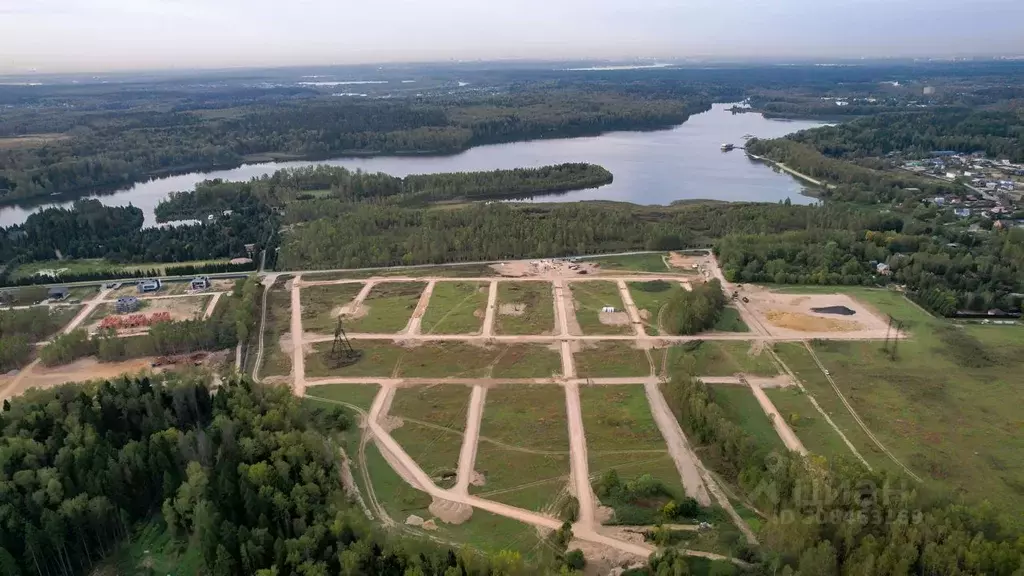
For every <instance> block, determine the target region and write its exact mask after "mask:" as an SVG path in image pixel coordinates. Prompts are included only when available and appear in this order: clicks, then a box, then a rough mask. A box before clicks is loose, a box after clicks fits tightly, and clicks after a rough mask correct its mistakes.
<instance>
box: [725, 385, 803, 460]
mask: <svg viewBox="0 0 1024 576" xmlns="http://www.w3.org/2000/svg"><path fill="white" fill-rule="evenodd" d="M708 391H709V392H710V393H711V399H712V400H713V401H714V402H715V404H718V405H719V406H720V407H721V408H722V410H723V412H725V417H726V418H727V419H729V420H730V421H732V423H733V424H736V425H737V426H739V427H740V428H741V429H743V431H744V432H746V433H747V434H749V435H750V436H751V437H753V438H754V440H755V441H756V442H757V443H758V445H759V446H761V447H762V448H764V449H765V450H777V451H779V452H785V450H786V447H785V445H784V444H783V443H782V439H780V438H779V434H778V432H776V431H775V428H774V427H773V426H772V421H771V420H769V419H768V415H767V414H765V413H764V410H762V409H761V405H760V404H759V403H758V402H757V398H754V393H753V392H751V391H750V389H749V388H747V387H746V386H736V385H732V384H721V385H717V386H716V385H710V386H708Z"/></svg>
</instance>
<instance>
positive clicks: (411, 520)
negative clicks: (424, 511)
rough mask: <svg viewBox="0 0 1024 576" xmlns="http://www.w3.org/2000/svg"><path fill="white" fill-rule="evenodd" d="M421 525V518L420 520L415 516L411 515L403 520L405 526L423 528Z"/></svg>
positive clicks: (422, 521)
mask: <svg viewBox="0 0 1024 576" xmlns="http://www.w3.org/2000/svg"><path fill="white" fill-rule="evenodd" d="M423 523H424V520H423V518H420V517H419V516H417V515H415V514H411V515H410V516H409V517H408V518H406V519H405V524H406V525H407V526H423Z"/></svg>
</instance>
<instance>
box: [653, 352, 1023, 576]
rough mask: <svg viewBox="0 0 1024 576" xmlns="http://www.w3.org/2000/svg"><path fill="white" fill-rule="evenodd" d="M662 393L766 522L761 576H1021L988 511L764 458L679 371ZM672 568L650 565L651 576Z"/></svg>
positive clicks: (1019, 545)
mask: <svg viewBox="0 0 1024 576" xmlns="http://www.w3.org/2000/svg"><path fill="white" fill-rule="evenodd" d="M662 387H663V390H664V392H665V397H666V400H667V401H668V402H669V405H670V406H671V408H672V411H673V412H674V413H675V415H676V417H677V418H678V419H679V422H680V424H681V425H682V427H683V429H684V430H685V431H686V433H687V435H688V436H689V437H690V438H691V440H692V441H693V442H694V443H696V444H697V445H698V446H701V450H702V451H703V454H704V455H703V456H702V458H706V460H705V461H707V462H712V463H714V464H713V465H714V467H715V471H716V472H717V473H718V474H721V475H722V476H723V477H724V478H726V479H727V480H728V481H729V482H730V483H732V484H734V485H736V486H739V489H740V490H741V491H742V493H743V494H744V495H746V497H747V498H748V499H749V500H750V501H751V502H752V503H753V505H754V506H756V507H758V508H760V509H761V510H762V511H764V512H765V513H766V514H767V515H768V518H767V519H766V520H764V521H763V524H762V527H761V530H760V531H759V534H760V539H761V545H762V551H763V553H764V554H765V559H764V561H763V562H762V564H761V569H762V570H763V573H765V574H779V575H791V576H838V575H840V574H851V575H852V574H885V575H893V576H896V575H906V574H986V575H992V576H998V575H1002V576H1017V575H1019V574H1020V570H1021V569H1024V536H1022V535H1021V534H1020V533H1019V532H1016V531H1015V529H1014V528H1012V527H1010V526H1008V525H1006V524H1005V523H1004V522H1003V521H1002V520H1001V519H1000V518H999V517H998V514H997V511H996V509H995V508H994V507H992V506H980V507H970V506H966V505H963V504H959V503H944V502H941V501H938V502H936V501H935V500H934V499H932V498H930V497H929V496H926V495H924V494H921V493H919V492H918V491H917V490H914V489H911V488H910V487H909V486H908V485H907V483H906V482H907V481H906V479H905V478H901V477H898V476H895V475H892V474H891V473H888V472H877V471H876V472H871V471H868V470H865V469H864V468H863V467H862V466H860V464H859V463H856V462H851V461H846V460H843V459H837V460H832V461H828V462H826V461H824V459H820V458H805V457H802V456H799V455H797V454H796V453H793V452H787V453H785V454H781V453H777V452H776V453H771V454H769V453H768V452H767V451H766V448H765V447H764V445H763V444H762V443H759V442H758V441H757V439H755V438H754V437H752V436H750V435H749V434H748V433H747V432H745V431H744V430H743V428H741V427H740V426H739V425H737V424H735V423H733V422H732V421H730V420H729V419H728V418H727V417H726V412H725V411H724V410H723V408H722V407H721V406H719V405H718V404H716V403H715V402H714V400H713V399H712V395H711V394H710V392H709V391H708V388H707V386H706V385H704V383H702V382H700V381H699V380H696V379H694V378H693V377H692V376H691V375H690V374H688V373H686V371H685V370H681V371H679V372H678V373H676V374H673V377H672V379H671V381H669V382H667V383H664V384H662ZM673 560H674V558H672V557H669V558H666V557H665V555H663V554H661V555H655V556H653V557H652V558H651V565H652V567H654V568H655V569H656V570H657V571H656V572H655V574H658V575H660V574H662V573H663V572H662V571H661V570H662V569H661V566H662V565H666V566H669V567H670V568H671V567H672V566H673V565H674V564H675V562H674V561H673ZM665 573H666V574H668V573H671V572H665ZM684 573H685V572H684Z"/></svg>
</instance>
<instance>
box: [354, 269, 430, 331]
mask: <svg viewBox="0 0 1024 576" xmlns="http://www.w3.org/2000/svg"><path fill="white" fill-rule="evenodd" d="M424 287H426V284H425V283H423V282H386V283H381V284H376V285H375V286H374V287H373V288H371V289H370V293H369V294H367V296H366V300H364V301H363V305H362V307H363V308H364V310H359V311H357V313H356V316H359V315H360V314H363V315H362V316H361V317H358V318H356V317H346V318H345V329H346V330H348V331H349V332H364V333H370V334H393V333H396V332H400V331H402V330H403V329H404V328H405V326H406V324H408V323H409V319H410V318H412V313H413V312H414V311H415V310H416V304H417V303H418V302H419V300H420V294H422V293H423V288H424Z"/></svg>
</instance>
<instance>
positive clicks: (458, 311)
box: [420, 282, 488, 334]
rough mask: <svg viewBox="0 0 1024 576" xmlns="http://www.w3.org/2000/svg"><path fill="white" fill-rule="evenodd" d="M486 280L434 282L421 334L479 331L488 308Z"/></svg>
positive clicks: (470, 332)
mask: <svg viewBox="0 0 1024 576" xmlns="http://www.w3.org/2000/svg"><path fill="white" fill-rule="evenodd" d="M487 291H488V283H486V282H437V283H436V284H434V291H433V293H432V294H431V295H430V305H429V306H428V307H427V311H426V312H425V313H424V314H423V320H422V323H421V327H420V331H421V332H422V333H423V334H478V333H479V332H480V330H481V327H482V326H483V321H484V315H485V313H486V311H487Z"/></svg>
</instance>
